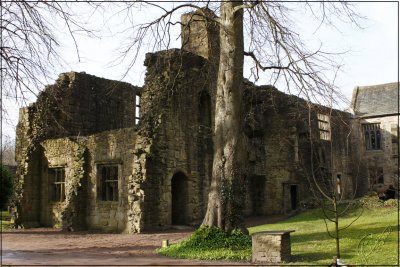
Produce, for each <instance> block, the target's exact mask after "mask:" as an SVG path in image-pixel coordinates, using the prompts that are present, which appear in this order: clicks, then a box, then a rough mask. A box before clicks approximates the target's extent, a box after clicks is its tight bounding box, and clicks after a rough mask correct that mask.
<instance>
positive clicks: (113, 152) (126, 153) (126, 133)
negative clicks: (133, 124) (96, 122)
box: [82, 128, 137, 232]
mask: <svg viewBox="0 0 400 267" xmlns="http://www.w3.org/2000/svg"><path fill="white" fill-rule="evenodd" d="M136 140H137V137H136V130H135V129H134V128H126V129H119V130H112V131H105V132H102V133H98V134H95V135H91V136H88V138H87V151H88V153H87V154H88V157H87V166H88V169H87V172H88V183H87V186H88V188H89V190H88V196H87V199H86V200H83V201H82V203H85V205H86V207H87V223H88V226H89V227H90V228H100V229H108V230H116V231H119V232H129V230H128V228H127V222H128V216H127V214H128V211H129V209H130V207H129V203H128V188H129V187H128V184H129V177H130V176H131V175H132V173H133V168H134V164H133V157H134V155H133V152H134V149H135V143H136ZM99 164H115V165H118V169H119V181H118V201H102V200H100V199H99V198H98V194H99V192H97V190H98V188H99V186H100V185H99V184H98V173H97V165H99Z"/></svg>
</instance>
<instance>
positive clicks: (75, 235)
mask: <svg viewBox="0 0 400 267" xmlns="http://www.w3.org/2000/svg"><path fill="white" fill-rule="evenodd" d="M282 218H283V217H282V216H275V217H268V218H266V217H258V218H251V219H249V220H248V225H258V224H263V223H271V222H275V221H277V220H281V219H282ZM191 232H192V230H173V231H172V230H171V231H166V232H157V233H146V234H138V235H132V234H102V233H93V232H62V231H60V230H57V229H50V228H34V229H22V230H10V231H8V232H4V233H2V255H1V256H2V257H1V260H2V262H1V263H2V265H41V266H42V265H47V266H52V265H74V266H79V265H92V266H93V265H96V266H101V265H102V266H119V265H152V266H154V265H183V266H189V265H192V266H193V265H194V266H198V265H208V266H218V265H249V264H250V263H247V262H241V263H240V262H227V261H200V260H183V259H173V258H169V257H165V256H161V255H157V254H155V253H154V250H155V249H157V248H159V247H160V245H161V241H162V240H163V239H168V240H169V241H170V243H176V242H179V241H181V240H183V239H185V238H187V237H188V236H189V235H190V233H191Z"/></svg>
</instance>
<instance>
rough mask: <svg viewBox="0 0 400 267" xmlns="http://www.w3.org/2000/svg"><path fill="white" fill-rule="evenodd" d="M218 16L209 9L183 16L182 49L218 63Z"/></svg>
mask: <svg viewBox="0 0 400 267" xmlns="http://www.w3.org/2000/svg"><path fill="white" fill-rule="evenodd" d="M216 18H217V16H216V15H215V14H214V13H213V12H212V11H211V10H210V9H208V8H201V9H198V10H196V11H194V12H190V13H186V14H183V15H182V16H181V22H182V49H183V50H186V51H189V52H192V53H194V54H196V55H199V56H202V57H204V58H207V59H208V60H210V61H211V62H215V63H218V59H219V49H220V48H219V26H218V24H217V23H216V22H215V19H216Z"/></svg>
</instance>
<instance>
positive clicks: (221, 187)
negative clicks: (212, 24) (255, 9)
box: [203, 1, 245, 232]
mask: <svg viewBox="0 0 400 267" xmlns="http://www.w3.org/2000/svg"><path fill="white" fill-rule="evenodd" d="M241 4H242V3H241V1H232V2H222V3H221V17H220V49H221V50H220V51H221V52H220V53H221V54H220V60H219V71H218V80H217V96H216V107H215V129H214V136H215V140H214V161H213V172H212V181H211V187H210V193H209V196H208V206H207V212H206V215H205V218H204V221H203V225H208V226H216V227H219V228H222V229H224V230H225V231H227V232H229V231H230V230H232V229H233V228H241V229H244V228H243V216H242V210H243V203H244V175H243V164H244V163H245V160H244V156H245V151H244V149H243V140H244V139H243V136H242V112H241V111H242V92H241V90H242V80H243V10H242V9H240V10H238V11H236V12H234V8H235V7H237V6H239V5H241Z"/></svg>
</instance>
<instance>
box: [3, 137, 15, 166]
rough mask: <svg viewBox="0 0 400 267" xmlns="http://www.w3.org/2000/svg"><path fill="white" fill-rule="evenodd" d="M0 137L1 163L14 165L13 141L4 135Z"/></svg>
mask: <svg viewBox="0 0 400 267" xmlns="http://www.w3.org/2000/svg"><path fill="white" fill-rule="evenodd" d="M1 139H2V140H1V163H2V164H3V165H9V166H16V165H17V163H16V162H15V141H14V140H13V139H11V138H10V137H9V136H5V135H4V136H2V138H1Z"/></svg>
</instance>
